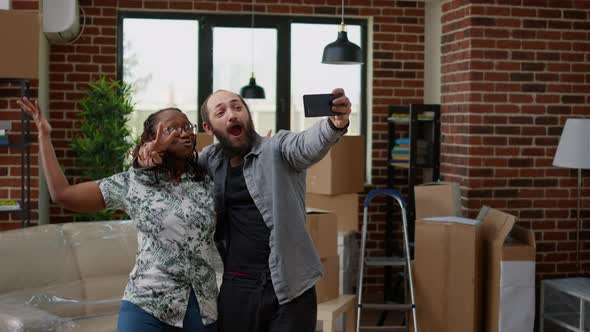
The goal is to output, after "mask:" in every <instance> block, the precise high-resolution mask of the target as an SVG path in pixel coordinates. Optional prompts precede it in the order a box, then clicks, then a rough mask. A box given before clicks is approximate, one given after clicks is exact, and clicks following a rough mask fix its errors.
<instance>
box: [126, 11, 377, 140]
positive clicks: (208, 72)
mask: <svg viewBox="0 0 590 332" xmlns="http://www.w3.org/2000/svg"><path fill="white" fill-rule="evenodd" d="M255 15H256V16H255V19H254V28H274V29H277V38H278V40H277V73H276V75H277V77H276V87H275V88H276V92H277V101H276V110H277V116H276V123H275V130H276V131H278V130H281V129H286V130H289V129H290V128H291V123H290V122H291V110H290V102H289V101H290V98H291V24H292V23H304V24H305V23H308V24H314V23H315V24H334V40H336V36H337V32H338V24H340V18H339V17H310V16H281V15H264V14H258V13H256V14H255ZM126 18H136V19H142V18H143V19H174V20H197V21H198V22H199V31H198V33H199V49H198V54H199V58H198V64H197V68H198V74H197V80H198V82H199V84H198V91H197V99H198V100H197V105H198V106H199V107H200V105H202V104H203V102H204V101H205V98H206V97H207V96H208V95H209V94H211V93H212V92H213V91H212V89H213V28H214V27H224V28H249V27H251V18H252V16H251V14H233V13H223V14H217V13H206V14H205V13H184V12H151V11H149V12H148V11H120V12H119V14H118V16H117V64H116V71H117V72H116V75H117V79H119V80H122V79H123V33H124V31H123V21H124V20H125V19H126ZM345 22H346V23H347V24H351V25H360V26H361V45H360V46H361V49H362V51H363V58H364V61H365V63H364V64H362V65H361V101H360V105H361V109H360V110H359V112H360V119H361V124H360V134H361V135H363V136H365V137H367V117H368V114H367V113H368V107H367V67H368V63H367V61H368V56H367V54H368V50H367V46H368V19H364V18H348V17H346V18H345ZM318 61H320V59H318ZM246 83H247V82H244V84H246ZM198 124H199V127H200V126H201V125H202V119H201V115H200V113H198ZM367 141H368V140H367Z"/></svg>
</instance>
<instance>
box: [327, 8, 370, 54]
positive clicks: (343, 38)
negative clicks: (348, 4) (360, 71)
mask: <svg viewBox="0 0 590 332" xmlns="http://www.w3.org/2000/svg"><path fill="white" fill-rule="evenodd" d="M341 15H342V18H341V21H340V28H339V29H338V38H337V39H336V41H335V42H333V43H330V44H328V45H326V47H325V48H324V54H323V56H322V63H325V64H330V65H357V64H362V63H363V54H362V52H361V48H360V47H359V46H358V45H356V44H355V43H353V42H351V41H349V40H348V36H347V34H346V25H345V24H344V0H342V9H341Z"/></svg>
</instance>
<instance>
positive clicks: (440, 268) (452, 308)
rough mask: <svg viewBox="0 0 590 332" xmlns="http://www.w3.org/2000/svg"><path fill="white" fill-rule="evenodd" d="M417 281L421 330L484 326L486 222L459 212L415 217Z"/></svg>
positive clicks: (474, 330)
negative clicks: (483, 225) (483, 224)
mask: <svg viewBox="0 0 590 332" xmlns="http://www.w3.org/2000/svg"><path fill="white" fill-rule="evenodd" d="M415 236H416V240H415V241H416V242H415V244H416V246H415V253H414V254H415V256H414V260H415V263H414V272H415V273H414V281H415V295H416V299H415V301H416V310H417V313H416V315H417V318H418V322H419V327H420V330H421V331H436V332H451V331H452V332H479V331H481V330H482V329H481V327H482V324H481V323H482V321H481V319H482V317H481V314H482V310H481V303H482V267H483V260H482V258H483V257H484V256H482V255H481V247H482V246H481V243H482V241H481V227H480V223H479V221H478V220H474V219H465V218H460V217H446V218H429V219H421V220H417V221H416V232H415Z"/></svg>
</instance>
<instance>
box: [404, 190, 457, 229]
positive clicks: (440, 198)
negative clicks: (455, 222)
mask: <svg viewBox="0 0 590 332" xmlns="http://www.w3.org/2000/svg"><path fill="white" fill-rule="evenodd" d="M414 199H415V202H416V220H418V219H424V218H430V217H448V216H461V190H460V189H459V184H458V183H454V182H435V183H426V184H422V185H419V186H415V187H414Z"/></svg>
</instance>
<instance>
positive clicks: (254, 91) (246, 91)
mask: <svg viewBox="0 0 590 332" xmlns="http://www.w3.org/2000/svg"><path fill="white" fill-rule="evenodd" d="M254 3H255V1H253V2H252V16H251V19H250V21H251V26H250V33H251V34H250V36H251V40H252V58H251V60H252V75H251V76H250V82H249V83H248V85H244V86H243V87H242V88H241V89H240V95H241V96H242V97H243V98H245V99H264V98H266V95H265V94H264V89H263V88H262V87H261V86H260V85H258V84H256V77H255V76H254V45H255V43H254Z"/></svg>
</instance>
